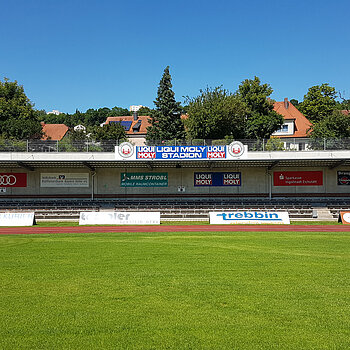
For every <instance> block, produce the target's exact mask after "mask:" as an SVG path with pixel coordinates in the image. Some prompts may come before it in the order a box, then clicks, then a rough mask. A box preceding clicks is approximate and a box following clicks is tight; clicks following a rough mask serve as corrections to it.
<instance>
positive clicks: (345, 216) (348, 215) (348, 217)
mask: <svg viewBox="0 0 350 350" xmlns="http://www.w3.org/2000/svg"><path fill="white" fill-rule="evenodd" d="M339 219H340V220H338V221H339V222H340V221H341V222H342V223H343V224H344V225H350V211H341V212H340V218H339Z"/></svg>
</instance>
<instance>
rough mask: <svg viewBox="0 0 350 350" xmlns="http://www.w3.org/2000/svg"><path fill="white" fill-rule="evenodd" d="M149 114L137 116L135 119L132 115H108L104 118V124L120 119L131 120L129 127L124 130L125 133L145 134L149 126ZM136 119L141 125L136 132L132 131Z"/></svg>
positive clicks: (119, 120)
mask: <svg viewBox="0 0 350 350" xmlns="http://www.w3.org/2000/svg"><path fill="white" fill-rule="evenodd" d="M148 119H149V116H145V115H143V116H138V117H137V120H134V117H133V116H132V115H131V116H123V117H108V118H107V119H106V122H105V124H109V123H110V122H116V121H118V122H121V121H131V122H132V124H131V127H130V129H129V130H127V131H126V134H127V135H142V134H144V135H146V134H147V127H148V126H150V125H151V124H150V122H149V121H148ZM138 120H141V126H140V130H139V131H138V132H134V131H133V129H132V128H133V126H134V125H135V124H136V123H137V121H138Z"/></svg>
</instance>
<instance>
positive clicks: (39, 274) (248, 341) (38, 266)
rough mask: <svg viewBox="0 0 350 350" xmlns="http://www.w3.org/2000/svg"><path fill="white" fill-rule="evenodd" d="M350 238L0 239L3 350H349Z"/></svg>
mask: <svg viewBox="0 0 350 350" xmlns="http://www.w3.org/2000/svg"><path fill="white" fill-rule="evenodd" d="M349 246H350V234H348V233H331V234H330V233H300V232H277V233H276V232H259V233H256V232H251V233H248V232H241V233H234V234H232V233H220V232H211V233H151V234H145V233H128V234H83V235H81V234H69V235H66V234H62V235H31V236H28V235H15V236H11V235H7V236H0V348H1V349H240V350H244V349H249V350H254V349H284V350H285V349H287V350H288V349H298V350H299V349H303V350H307V349H322V350H326V349H349V348H350V279H349V276H350V250H349Z"/></svg>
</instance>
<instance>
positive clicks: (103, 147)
mask: <svg viewBox="0 0 350 350" xmlns="http://www.w3.org/2000/svg"><path fill="white" fill-rule="evenodd" d="M123 141H124V140H122V141H120V140H103V141H66V140H62V141H53V140H45V141H43V140H23V141H17V140H0V152H114V151H115V146H118V145H119V144H120V143H121V142H123ZM232 141H233V140H232V139H222V140H209V139H192V140H168V141H164V140H154V141H145V143H144V144H145V145H147V146H221V145H229V144H230V143H231V142H232ZM237 141H241V142H242V143H243V144H244V145H247V146H248V151H250V152H273V151H293V152H298V151H317V150H319V151H332V150H350V138H346V139H296V138H288V139H279V138H271V139H263V140H237Z"/></svg>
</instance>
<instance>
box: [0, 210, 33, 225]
mask: <svg viewBox="0 0 350 350" xmlns="http://www.w3.org/2000/svg"><path fill="white" fill-rule="evenodd" d="M32 225H34V212H33V213H0V226H32Z"/></svg>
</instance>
